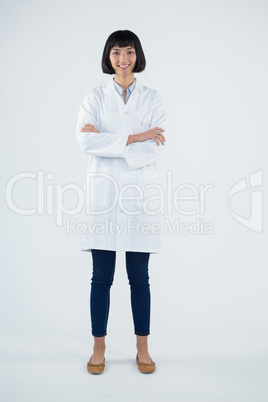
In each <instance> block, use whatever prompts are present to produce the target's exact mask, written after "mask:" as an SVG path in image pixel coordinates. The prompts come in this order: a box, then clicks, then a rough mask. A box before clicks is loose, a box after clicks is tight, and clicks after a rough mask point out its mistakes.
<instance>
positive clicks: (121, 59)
mask: <svg viewBox="0 0 268 402" xmlns="http://www.w3.org/2000/svg"><path fill="white" fill-rule="evenodd" d="M136 59H137V57H136V52H135V49H134V47H132V46H127V47H119V46H114V47H112V49H111V51H110V61H111V64H112V67H113V69H114V70H115V73H116V74H120V75H128V74H130V73H132V70H133V69H134V67H135V64H136Z"/></svg>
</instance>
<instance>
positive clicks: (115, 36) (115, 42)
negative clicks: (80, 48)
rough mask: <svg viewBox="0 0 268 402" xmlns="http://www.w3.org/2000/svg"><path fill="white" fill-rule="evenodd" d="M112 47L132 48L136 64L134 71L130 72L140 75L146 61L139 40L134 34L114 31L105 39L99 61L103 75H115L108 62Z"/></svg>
mask: <svg viewBox="0 0 268 402" xmlns="http://www.w3.org/2000/svg"><path fill="white" fill-rule="evenodd" d="M114 46H118V47H127V46H133V47H134V49H135V52H136V58H137V59H136V64H135V66H134V69H133V70H132V72H133V73H140V72H142V71H143V70H144V69H145V67H146V60H145V55H144V53H143V49H142V46H141V43H140V40H139V38H138V37H137V35H136V34H134V32H131V31H128V30H127V29H125V30H120V31H115V32H113V33H112V34H111V35H110V36H109V37H108V39H107V41H106V43H105V46H104V50H103V54H102V60H101V67H102V71H103V72H104V74H115V70H114V69H113V67H112V64H111V61H110V58H109V56H110V51H111V48H112V47H114Z"/></svg>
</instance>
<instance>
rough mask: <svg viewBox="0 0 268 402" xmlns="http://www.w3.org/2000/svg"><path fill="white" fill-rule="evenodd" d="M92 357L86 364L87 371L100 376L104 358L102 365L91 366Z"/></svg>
mask: <svg viewBox="0 0 268 402" xmlns="http://www.w3.org/2000/svg"><path fill="white" fill-rule="evenodd" d="M91 359H92V356H91V358H90V360H89V362H88V363H87V371H88V372H89V373H91V374H101V373H103V371H104V368H105V357H104V358H103V363H99V364H93V363H91Z"/></svg>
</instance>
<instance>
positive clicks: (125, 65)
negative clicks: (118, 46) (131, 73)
mask: <svg viewBox="0 0 268 402" xmlns="http://www.w3.org/2000/svg"><path fill="white" fill-rule="evenodd" d="M127 66H129V64H126V65H125V66H120V64H119V67H127Z"/></svg>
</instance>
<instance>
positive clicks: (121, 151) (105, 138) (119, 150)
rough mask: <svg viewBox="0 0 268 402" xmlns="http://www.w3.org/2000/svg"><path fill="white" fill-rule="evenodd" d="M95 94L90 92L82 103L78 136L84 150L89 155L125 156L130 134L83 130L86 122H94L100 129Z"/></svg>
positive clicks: (77, 129) (77, 130)
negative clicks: (94, 99)
mask: <svg viewBox="0 0 268 402" xmlns="http://www.w3.org/2000/svg"><path fill="white" fill-rule="evenodd" d="M93 97H94V94H93V93H92V92H89V93H88V94H87V95H86V96H85V98H84V100H83V102H82V103H81V105H80V109H79V113H78V121H77V125H76V138H77V141H78V143H79V146H80V149H81V151H82V152H84V153H86V154H88V155H96V156H105V157H110V158H115V157H116V158H124V157H125V156H126V154H127V153H128V150H129V145H126V144H127V141H128V136H129V135H128V134H114V133H112V134H111V133H106V132H101V133H93V132H82V131H80V130H81V128H82V127H83V126H84V125H85V124H93V125H94V126H95V127H96V129H97V130H98V124H97V118H96V110H95V107H94V101H93Z"/></svg>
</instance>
